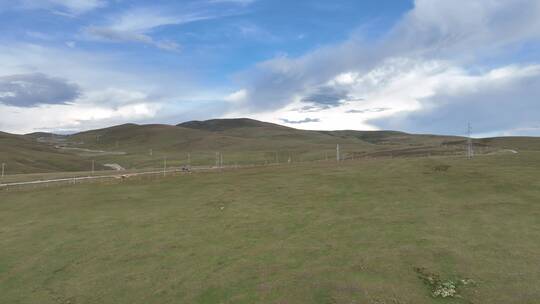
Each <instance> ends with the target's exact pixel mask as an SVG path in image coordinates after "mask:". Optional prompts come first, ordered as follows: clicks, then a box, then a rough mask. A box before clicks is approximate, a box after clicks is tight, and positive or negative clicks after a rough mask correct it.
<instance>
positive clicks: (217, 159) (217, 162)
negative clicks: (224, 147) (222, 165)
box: [216, 152, 219, 168]
mask: <svg viewBox="0 0 540 304" xmlns="http://www.w3.org/2000/svg"><path fill="white" fill-rule="evenodd" d="M217 167H219V152H216V168H217Z"/></svg>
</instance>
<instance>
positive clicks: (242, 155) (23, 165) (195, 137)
mask: <svg viewBox="0 0 540 304" xmlns="http://www.w3.org/2000/svg"><path fill="white" fill-rule="evenodd" d="M6 136H7V134H4V137H6ZM10 138H11V140H10V141H9V142H7V141H4V142H5V145H4V147H3V148H0V151H3V154H0V157H3V161H5V162H7V163H8V165H9V167H10V168H11V171H10V174H13V173H28V172H32V173H39V172H50V171H74V170H80V169H83V170H89V168H90V167H89V166H90V165H89V164H90V163H91V161H92V160H95V161H96V164H97V168H100V169H105V167H102V165H104V164H111V163H112V164H119V165H121V166H122V167H124V168H127V169H146V168H156V167H161V166H162V165H163V162H164V159H165V158H167V162H168V164H169V165H170V166H180V165H185V164H188V162H189V163H190V164H192V165H205V166H208V165H213V164H215V162H216V153H220V154H221V155H223V161H224V164H225V165H234V164H240V165H242V164H264V163H278V162H279V163H283V162H288V161H289V159H290V160H291V161H292V162H302V161H314V160H324V159H335V158H336V144H340V147H341V157H342V158H344V159H352V158H374V157H425V156H437V155H463V153H464V151H465V145H466V140H465V139H464V138H462V137H455V136H438V135H416V134H407V133H403V132H395V131H306V130H297V129H293V128H288V127H284V126H280V125H276V124H271V123H266V122H260V121H256V120H251V119H215V120H208V121H192V122H186V123H182V124H179V125H178V126H171V125H136V124H125V125H119V126H114V127H110V128H104V129H98V130H92V131H87V132H82V133H78V134H74V135H70V136H58V135H54V134H50V133H33V134H28V135H26V136H24V137H21V136H11V137H10ZM13 138H18V139H19V141H13ZM23 139H27V140H23ZM29 145H30V146H31V147H29ZM55 146H56V147H60V148H55ZM475 150H476V152H477V153H478V154H487V153H495V152H497V151H502V150H518V151H521V150H523V151H527V150H540V139H538V138H530V137H529V138H518V137H516V138H514V137H510V138H491V139H479V140H475ZM19 152H20V153H19ZM503 152H504V151H503ZM507 152H511V151H507ZM0 153H2V152H0ZM51 153H52V155H51ZM12 162H13V165H12V164H11V163H12Z"/></svg>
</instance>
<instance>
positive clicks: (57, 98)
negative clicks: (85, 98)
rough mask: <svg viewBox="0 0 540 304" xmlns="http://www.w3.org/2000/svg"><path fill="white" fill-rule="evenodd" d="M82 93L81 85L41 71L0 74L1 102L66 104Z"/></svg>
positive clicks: (20, 104) (22, 104) (31, 105)
mask: <svg viewBox="0 0 540 304" xmlns="http://www.w3.org/2000/svg"><path fill="white" fill-rule="evenodd" d="M79 95H80V89H79V86H78V85H76V84H73V83H70V82H68V81H66V80H64V79H62V78H57V77H51V76H48V75H45V74H41V73H33V74H18V75H8V76H0V103H3V104H4V105H12V106H17V107H33V106H36V105H40V104H66V103H70V102H73V101H74V100H75V99H76V98H77V97H79Z"/></svg>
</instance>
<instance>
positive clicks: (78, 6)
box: [0, 0, 107, 16]
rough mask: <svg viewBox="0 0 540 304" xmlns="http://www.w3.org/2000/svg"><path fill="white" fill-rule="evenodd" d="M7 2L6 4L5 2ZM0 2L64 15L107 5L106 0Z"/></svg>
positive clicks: (24, 0) (0, 0)
mask: <svg viewBox="0 0 540 304" xmlns="http://www.w3.org/2000/svg"><path fill="white" fill-rule="evenodd" d="M4 2H5V4H4ZM0 4H2V5H6V6H9V7H12V8H19V9H48V10H51V11H53V12H56V13H59V14H64V15H68V16H69V15H78V14H83V13H86V12H89V11H92V10H95V9H98V8H102V7H105V6H106V5H107V1H105V0H15V1H12V0H7V1H3V0H0Z"/></svg>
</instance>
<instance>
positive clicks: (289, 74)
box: [0, 0, 540, 136]
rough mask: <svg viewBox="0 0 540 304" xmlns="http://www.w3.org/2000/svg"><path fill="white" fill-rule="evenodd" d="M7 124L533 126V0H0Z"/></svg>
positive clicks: (536, 8) (2, 103)
mask: <svg viewBox="0 0 540 304" xmlns="http://www.w3.org/2000/svg"><path fill="white" fill-rule="evenodd" d="M0 18H1V19H2V23H0V113H1V114H2V117H3V119H2V120H0V130H2V131H7V132H14V133H27V132H34V131H53V132H75V131H80V130H86V129H92V128H99V127H106V126H110V125H115V124H120V123H126V122H136V123H179V122H182V121H186V120H192V119H208V118H218V117H251V118H255V119H260V120H264V121H269V122H275V123H280V124H284V125H287V126H292V127H296V128H303V129H320V130H323V129H324V130H328V129H357V130H376V129H396V130H403V131H409V132H422V133H444V134H458V135H459V134H463V133H465V129H466V125H467V122H469V121H470V122H471V123H472V125H473V127H474V129H475V133H476V135H478V136H490V135H540V121H539V119H538V117H540V115H539V114H540V104H539V97H540V62H539V61H540V3H539V2H538V1H536V0H506V1H505V0H470V1H467V2H462V1H447V0H416V1H395V0H383V1H381V0H378V1H357V0H348V1H345V0H343V1H315V0H311V1H277V0H191V1H184V0H182V1H165V0H160V1H128V0H20V1H13V0H0Z"/></svg>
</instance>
